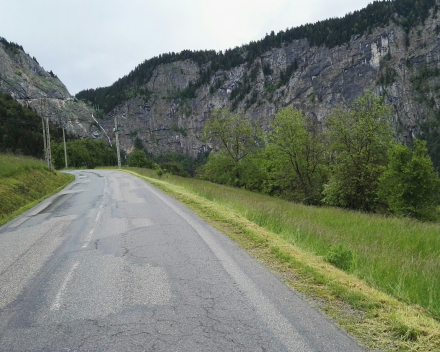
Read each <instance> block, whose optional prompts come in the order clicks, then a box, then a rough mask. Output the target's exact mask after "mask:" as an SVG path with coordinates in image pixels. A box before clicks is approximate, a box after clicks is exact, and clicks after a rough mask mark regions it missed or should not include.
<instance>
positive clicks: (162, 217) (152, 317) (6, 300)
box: [0, 170, 363, 352]
mask: <svg viewBox="0 0 440 352" xmlns="http://www.w3.org/2000/svg"><path fill="white" fill-rule="evenodd" d="M72 174H74V175H75V177H76V179H75V181H74V182H73V183H72V184H71V185H69V186H68V187H66V188H65V189H64V190H63V191H61V192H60V193H58V194H56V195H54V196H53V197H51V198H49V199H47V200H46V201H44V202H43V203H41V204H40V205H38V206H36V207H35V208H33V209H30V210H29V211H27V212H26V213H24V214H23V215H21V216H20V217H18V218H16V219H14V220H13V221H11V222H9V223H8V224H6V225H4V226H2V227H0V351H167V352H169V351H188V352H196V351H252V352H256V351H298V352H300V351H301V352H302V351H304V352H312V351H320V352H323V351H332V352H334V351H338V352H344V351H347V352H356V351H363V349H362V348H360V347H359V346H358V345H357V344H356V342H355V341H354V340H352V339H351V338H350V337H348V336H347V334H345V333H344V332H343V331H341V330H340V329H339V328H338V327H336V325H335V324H334V323H332V322H331V321H329V320H328V319H327V318H325V317H324V316H323V315H322V314H321V313H320V312H318V311H317V310H315V309H314V308H312V307H311V306H310V305H309V304H308V303H307V302H305V301H304V300H303V299H302V298H301V297H300V296H299V295H297V294H296V293H295V292H293V291H291V290H290V289H288V288H287V287H286V286H285V285H284V284H283V283H282V282H281V281H280V280H279V279H278V278H277V277H275V276H273V275H272V274H271V273H269V272H268V271H267V270H266V269H264V268H263V267H262V266H261V265H260V264H259V263H258V262H256V261H255V260H254V259H253V258H252V257H251V256H249V255H248V254H247V253H245V252H244V251H243V250H242V249H241V248H240V247H238V246H237V245H236V244H235V243H233V242H232V241H231V240H230V239H229V238H228V237H226V236H225V235H224V234H222V233H220V232H219V231H217V230H216V229H214V228H212V227H211V226H209V225H207V224H206V223H205V222H204V221H203V220H202V219H200V218H199V217H198V216H197V215H195V214H194V213H193V212H191V211H190V210H188V209H187V208H186V207H185V206H183V205H182V204H180V203H178V202H177V201H175V200H174V199H172V198H170V197H168V196H167V195H165V194H164V193H162V192H161V191H159V190H157V189H155V188H154V187H153V186H151V185H150V184H148V183H147V182H145V181H143V180H141V179H138V178H136V177H134V176H131V175H129V174H127V173H124V172H119V171H105V170H99V171H73V172H72Z"/></svg>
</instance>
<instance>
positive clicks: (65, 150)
mask: <svg viewBox="0 0 440 352" xmlns="http://www.w3.org/2000/svg"><path fill="white" fill-rule="evenodd" d="M63 143H64V161H65V163H66V169H67V149H66V136H65V134H64V126H63Z"/></svg>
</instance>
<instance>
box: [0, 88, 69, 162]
mask: <svg viewBox="0 0 440 352" xmlns="http://www.w3.org/2000/svg"><path fill="white" fill-rule="evenodd" d="M42 128H43V126H42V122H41V117H40V116H39V115H38V114H37V113H36V112H35V111H33V110H32V109H29V108H26V107H23V106H22V105H21V104H19V103H18V102H16V101H15V100H14V99H13V98H12V97H11V96H10V95H8V94H3V93H0V152H2V153H6V152H10V153H17V154H24V155H29V156H33V157H36V158H40V159H41V158H43V157H44V153H43V130H42ZM50 133H51V138H52V139H53V140H60V139H61V140H62V136H63V134H62V130H61V129H60V128H59V127H58V126H55V125H54V124H52V123H50Z"/></svg>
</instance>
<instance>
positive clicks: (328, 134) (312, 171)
mask: <svg viewBox="0 0 440 352" xmlns="http://www.w3.org/2000/svg"><path fill="white" fill-rule="evenodd" d="M390 118H391V109H390V107H389V106H387V105H385V104H384V103H383V100H382V99H381V98H377V97H375V96H374V95H373V94H372V93H370V92H368V93H366V94H365V95H364V96H362V97H360V98H358V99H356V100H355V101H354V102H353V103H352V105H351V107H350V109H348V110H343V109H336V110H335V111H334V112H333V114H332V115H331V116H330V117H328V118H327V120H326V121H325V123H323V122H320V121H317V120H315V119H311V118H307V117H306V116H305V115H304V114H303V113H301V112H300V111H299V110H293V109H292V108H290V107H289V108H286V109H284V110H282V111H280V112H279V113H278V114H276V116H275V118H274V120H273V122H272V124H271V128H270V131H269V132H266V133H265V132H263V131H262V130H261V129H260V128H259V127H258V126H257V125H255V124H254V123H253V122H252V121H250V120H249V119H248V118H247V117H245V116H243V115H238V114H233V113H231V112H229V111H226V110H217V111H215V112H214V113H213V115H212V118H211V120H210V121H208V123H207V124H206V126H205V138H206V140H209V141H211V142H214V143H215V144H216V145H217V146H218V148H219V149H218V152H216V153H212V154H211V155H210V156H209V159H208V162H207V163H206V164H205V165H204V166H202V167H200V168H199V169H198V170H197V174H196V175H197V177H199V178H201V179H204V180H209V181H212V182H216V183H221V184H227V185H231V186H236V187H242V188H247V189H249V190H253V191H257V192H262V193H266V194H270V195H273V196H279V197H282V198H285V199H288V200H292V201H296V202H302V203H304V204H312V205H328V206H337V207H342V208H347V209H353V210H359V211H365V212H376V213H385V214H395V215H398V216H409V217H414V218H418V219H422V220H434V219H437V217H438V215H439V210H438V208H437V207H438V205H439V204H440V179H439V176H438V174H437V173H436V172H435V171H434V168H433V164H432V161H431V159H430V157H429V156H428V154H427V149H426V142H425V141H421V140H417V139H416V140H414V142H413V143H412V144H410V145H408V144H400V143H396V142H395V139H394V132H393V129H392V127H391V123H390Z"/></svg>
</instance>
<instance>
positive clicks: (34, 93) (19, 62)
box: [0, 39, 94, 137]
mask: <svg viewBox="0 0 440 352" xmlns="http://www.w3.org/2000/svg"><path fill="white" fill-rule="evenodd" d="M0 91H1V92H6V93H9V94H11V95H12V97H14V98H15V99H16V100H17V101H19V102H20V103H21V104H23V105H25V106H29V107H31V108H32V109H33V110H35V111H36V112H37V113H39V114H40V115H42V116H48V117H49V118H50V119H51V120H52V121H53V122H54V123H56V124H59V125H64V126H65V127H66V129H67V131H68V132H70V133H71V134H74V135H77V136H81V137H87V136H90V137H92V133H93V131H91V126H90V125H91V123H92V122H93V120H92V118H91V116H92V115H91V114H92V112H93V111H94V110H93V109H92V108H90V107H89V106H88V105H87V104H85V103H83V102H79V101H77V100H76V99H75V98H74V97H72V96H71V95H70V94H69V92H68V91H67V88H66V87H65V85H64V84H63V83H62V82H61V81H60V80H59V79H58V78H57V77H56V75H55V74H53V73H52V72H46V71H45V70H44V68H42V67H41V66H40V65H39V63H38V62H37V60H36V59H35V58H31V57H30V56H29V55H28V54H26V53H25V52H24V51H23V50H22V48H21V47H19V46H18V45H15V44H10V43H8V42H7V41H6V40H4V39H3V40H1V41H0Z"/></svg>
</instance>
